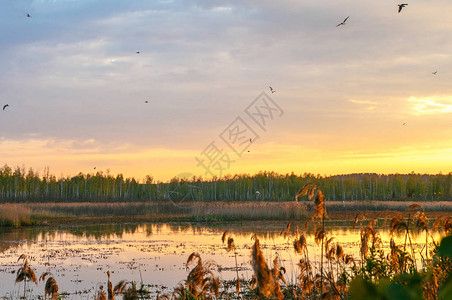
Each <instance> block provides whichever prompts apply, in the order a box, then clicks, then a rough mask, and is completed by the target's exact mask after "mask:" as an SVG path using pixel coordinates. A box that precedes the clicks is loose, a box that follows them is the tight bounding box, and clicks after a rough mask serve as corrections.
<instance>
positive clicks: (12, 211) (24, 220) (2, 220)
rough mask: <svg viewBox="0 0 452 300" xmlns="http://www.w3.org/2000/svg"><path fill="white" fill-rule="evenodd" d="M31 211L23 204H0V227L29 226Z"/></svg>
mask: <svg viewBox="0 0 452 300" xmlns="http://www.w3.org/2000/svg"><path fill="white" fill-rule="evenodd" d="M31 214H32V210H31V209H30V208H29V207H27V206H25V205H23V204H0V226H7V227H19V226H22V225H31V224H32V222H31Z"/></svg>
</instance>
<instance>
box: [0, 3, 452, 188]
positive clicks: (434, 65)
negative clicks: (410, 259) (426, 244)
mask: <svg viewBox="0 0 452 300" xmlns="http://www.w3.org/2000/svg"><path fill="white" fill-rule="evenodd" d="M398 3H399V2H397V1H392V0H391V1H357V0H355V1H351V0H350V1H347V0H332V1H313V0H310V1H295V0H293V1H290V0H287V1H266V0H259V1H257V0H256V1H247V0H243V1H148V0H128V1H125V0H124V1H119V0H109V1H106V0H104V1H100V0H52V1H50V0H2V1H1V4H0V5H1V6H2V7H1V9H0V26H1V28H2V30H1V31H0V44H1V47H0V65H1V68H0V99H1V104H2V106H3V105H5V104H9V107H7V108H6V109H5V110H3V111H0V113H1V114H0V157H1V161H0V163H1V164H2V165H4V164H7V165H9V166H12V167H15V166H21V167H22V166H24V167H25V168H27V169H28V168H30V167H32V168H33V169H35V170H36V171H39V172H42V171H43V169H44V168H45V167H49V168H50V171H51V173H54V174H56V175H57V176H68V175H74V174H77V173H78V172H84V173H86V172H93V168H94V167H96V170H101V171H104V172H105V171H106V170H107V169H109V170H110V172H111V173H113V174H117V173H123V174H124V175H126V176H134V177H136V178H143V177H144V176H145V175H146V174H151V175H153V176H154V177H155V178H158V179H162V180H166V179H168V178H171V177H172V176H174V175H176V174H179V173H183V172H186V173H193V174H195V175H204V176H207V175H206V174H205V170H204V169H203V168H202V167H201V166H199V165H198V163H197V161H196V160H195V157H202V156H203V155H204V154H205V150H207V149H208V148H207V147H208V145H210V143H212V142H214V143H216V144H215V145H216V146H217V147H218V149H220V150H222V152H221V153H226V154H227V155H228V156H229V157H230V158H231V162H230V164H229V165H228V166H227V168H225V169H223V170H222V171H221V173H222V174H219V173H218V172H219V171H218V170H217V171H216V172H213V173H214V174H215V175H224V174H225V173H242V172H246V173H254V172H258V171H259V170H273V171H276V172H280V173H285V172H291V171H294V172H295V173H304V172H312V173H320V174H326V175H328V174H342V173H352V172H377V173H395V172H399V173H406V172H411V171H415V172H420V173H424V172H427V173H438V172H440V171H441V172H443V173H445V172H450V171H452V85H451V82H452V69H451V67H452V57H451V53H452V39H451V36H452V21H451V20H452V19H451V15H452V2H450V1H446V0H432V1H412V0H410V1H407V2H405V3H408V6H406V7H405V8H404V9H403V10H402V12H401V13H398V12H397V4H398ZM27 13H28V14H30V15H31V18H28V17H27ZM347 16H350V18H349V19H348V20H347V22H346V25H344V26H340V27H336V25H337V24H338V23H340V22H342V21H343V20H344V19H345V17H347ZM137 52H139V53H137ZM434 71H437V73H436V74H432V72H434ZM269 86H272V87H273V88H274V89H275V90H276V92H275V93H273V94H272V93H271V92H270V90H269ZM262 92H265V93H267V94H268V96H269V97H271V99H272V100H273V101H274V103H277V105H278V106H279V107H280V108H281V109H282V111H283V114H282V115H278V116H275V117H274V118H273V119H271V120H270V119H269V120H268V122H267V125H268V126H267V127H266V128H265V131H264V130H262V128H259V127H258V126H257V124H256V123H253V121H252V120H251V119H250V118H249V116H247V115H246V113H245V109H246V107H247V106H248V105H250V103H252V102H253V100H255V99H256V97H258V96H259V95H260V94H261V93H262ZM145 101H148V103H145ZM237 117H241V118H242V119H243V120H244V121H245V122H246V123H247V124H248V125H249V126H250V127H252V128H253V129H254V131H255V133H256V134H258V136H259V138H256V139H255V140H254V141H253V142H252V143H250V144H249V145H247V148H246V151H244V153H243V154H242V155H240V156H239V155H237V154H236V153H234V151H232V150H231V148H229V147H228V145H226V144H225V143H224V141H222V140H221V138H220V134H221V133H222V132H223V131H224V130H225V129H226V128H228V126H229V125H230V124H231V123H232V122H233V121H234V120H235V119H236V118H237ZM404 124H405V125H404ZM248 151H250V152H248ZM203 153H204V154H203Z"/></svg>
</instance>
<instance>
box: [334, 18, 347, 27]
mask: <svg viewBox="0 0 452 300" xmlns="http://www.w3.org/2000/svg"><path fill="white" fill-rule="evenodd" d="M348 18H350V16H348V17H347V18H345V19H344V21H342V22H341V23H339V24H337V25H336V27H339V26H341V25H345V22H347V20H348Z"/></svg>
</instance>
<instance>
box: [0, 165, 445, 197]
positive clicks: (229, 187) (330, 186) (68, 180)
mask: <svg viewBox="0 0 452 300" xmlns="http://www.w3.org/2000/svg"><path fill="white" fill-rule="evenodd" d="M307 183H314V184H316V185H317V186H318V187H319V188H320V189H321V190H322V191H323V192H324V194H325V197H326V199H327V200H329V201H331V200H333V201H349V200H415V201H440V200H452V196H451V195H452V172H450V173H448V174H441V173H440V174H435V175H431V174H416V173H414V172H412V173H410V174H374V173H360V174H347V175H334V176H321V175H314V174H311V173H304V174H300V175H296V174H294V173H293V172H292V173H291V174H279V173H275V172H267V171H261V172H259V173H257V174H254V175H250V174H237V175H225V176H222V177H213V178H210V179H203V178H202V177H196V176H193V177H192V178H177V177H174V178H172V179H171V180H169V181H166V182H162V181H158V180H157V181H156V180H154V178H153V177H152V176H151V175H147V176H146V177H145V178H144V179H142V180H137V179H135V178H133V177H131V178H129V177H128V178H125V177H124V176H123V175H122V174H118V175H116V176H113V175H112V174H110V173H109V172H108V171H107V172H106V173H104V172H101V171H98V172H96V173H87V174H84V173H79V174H78V175H76V176H72V177H60V178H56V176H55V175H52V174H50V171H49V169H48V168H46V169H45V170H44V172H43V174H42V175H40V174H39V172H35V171H33V169H32V168H30V169H29V170H28V171H27V170H25V168H23V167H22V168H20V167H16V168H15V169H13V168H11V167H9V166H7V165H4V166H3V167H1V168H0V202H13V203H14V202H25V201H29V202H84V201H88V202H105V201H108V202H115V201H173V202H175V203H182V202H189V201H254V200H256V201H293V200H294V196H295V195H296V194H297V193H298V191H299V190H300V188H301V187H302V186H304V185H305V184H307Z"/></svg>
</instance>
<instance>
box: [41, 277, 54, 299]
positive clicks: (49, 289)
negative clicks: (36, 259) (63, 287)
mask: <svg viewBox="0 0 452 300" xmlns="http://www.w3.org/2000/svg"><path fill="white" fill-rule="evenodd" d="M50 274H51V273H50V272H44V273H42V274H41V276H40V277H39V281H44V280H46V277H47V275H50ZM47 295H49V296H51V297H52V298H50V299H52V300H56V299H58V284H57V282H56V280H55V278H53V277H49V278H48V279H47V281H46V285H45V287H44V299H47Z"/></svg>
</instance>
